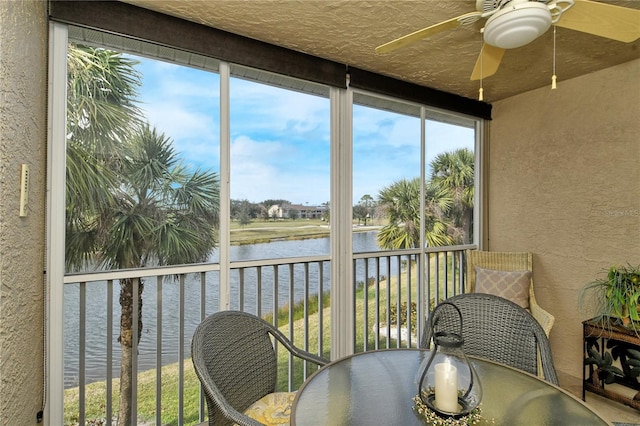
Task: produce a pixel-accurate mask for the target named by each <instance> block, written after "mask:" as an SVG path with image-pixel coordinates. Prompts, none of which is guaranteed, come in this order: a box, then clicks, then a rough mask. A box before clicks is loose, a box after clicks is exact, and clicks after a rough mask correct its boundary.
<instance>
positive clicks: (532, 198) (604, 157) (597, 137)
mask: <svg viewBox="0 0 640 426" xmlns="http://www.w3.org/2000/svg"><path fill="white" fill-rule="evenodd" d="M559 74H560V73H559ZM523 78H526V76H523ZM493 115H494V121H493V122H492V123H491V142H490V146H489V161H490V164H489V213H488V223H489V225H488V226H489V230H488V236H489V249H491V250H494V251H531V252H533V253H534V282H535V289H536V298H537V299H538V302H539V304H540V305H541V306H543V307H544V308H546V309H547V310H549V311H550V312H551V313H552V314H553V315H555V317H556V323H555V325H554V328H553V330H552V332H551V344H552V350H553V353H554V359H555V364H556V368H557V369H558V370H559V372H560V373H566V374H569V375H570V376H574V377H582V340H581V339H582V328H581V321H582V320H583V319H585V318H586V317H587V314H585V313H583V312H582V311H581V310H580V309H579V308H578V302H577V300H578V294H579V291H580V289H581V288H582V287H583V286H584V284H585V283H587V282H589V281H591V280H592V279H594V278H595V277H596V276H599V274H601V272H602V270H603V269H605V268H608V267H609V266H610V265H611V264H616V263H621V264H626V263H627V262H629V263H631V264H633V265H638V264H640V60H635V61H632V62H627V63H625V64H622V65H618V66H616V67H613V68H610V69H607V70H604V71H600V72H597V73H593V74H589V75H585V76H582V77H579V78H576V79H573V80H569V81H559V83H558V89H557V90H553V91H552V90H550V89H549V88H542V89H538V90H535V91H532V92H528V93H525V94H522V95H519V96H515V97H512V98H509V99H506V100H503V101H501V102H497V103H495V104H494V109H493ZM570 376H568V377H570Z"/></svg>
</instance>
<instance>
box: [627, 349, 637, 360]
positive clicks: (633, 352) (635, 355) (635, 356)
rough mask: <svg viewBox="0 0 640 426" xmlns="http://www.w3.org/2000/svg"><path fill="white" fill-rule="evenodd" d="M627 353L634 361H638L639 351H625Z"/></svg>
mask: <svg viewBox="0 0 640 426" xmlns="http://www.w3.org/2000/svg"><path fill="white" fill-rule="evenodd" d="M627 353H628V354H629V355H631V356H632V357H634V358H635V359H640V351H638V350H635V349H630V348H629V349H627Z"/></svg>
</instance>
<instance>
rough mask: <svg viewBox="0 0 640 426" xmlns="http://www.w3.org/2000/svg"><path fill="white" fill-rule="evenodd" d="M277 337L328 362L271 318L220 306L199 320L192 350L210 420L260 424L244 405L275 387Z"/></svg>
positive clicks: (287, 345) (313, 358) (304, 356)
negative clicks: (287, 334) (298, 344)
mask: <svg viewBox="0 0 640 426" xmlns="http://www.w3.org/2000/svg"><path fill="white" fill-rule="evenodd" d="M272 338H274V339H275V340H274V341H273V342H276V341H277V342H279V343H280V344H281V345H282V346H283V347H285V348H286V349H287V350H288V351H289V352H291V353H292V354H293V355H294V356H296V357H298V358H301V359H303V360H306V361H310V362H311V363H313V364H316V365H318V366H322V365H325V364H327V363H328V361H327V360H325V359H323V358H320V357H318V356H316V355H314V354H311V353H308V352H305V351H303V350H300V349H298V348H296V347H295V346H293V344H292V343H291V342H290V341H289V340H288V339H287V338H286V337H285V336H284V334H282V333H281V332H280V331H279V330H278V329H276V328H275V327H273V326H272V325H271V324H269V323H267V322H266V321H264V320H262V319H260V318H258V317H257V316H255V315H251V314H248V313H245V312H238V311H222V312H218V313H215V314H213V315H211V316H209V317H207V318H206V319H205V320H204V321H202V323H200V324H199V325H198V327H197V328H196V331H195V333H194V335H193V339H192V341H191V356H192V360H193V365H194V367H195V371H196V375H197V376H198V379H200V383H201V384H202V388H203V390H204V393H205V396H206V401H207V408H208V412H209V425H232V424H239V425H251V426H256V425H260V424H261V423H259V422H258V421H256V420H254V419H252V418H250V417H248V416H246V415H244V414H243V411H245V410H246V409H247V408H249V406H250V405H251V404H253V403H254V402H256V401H258V400H260V399H261V398H263V397H264V396H266V395H267V394H270V393H273V392H275V391H276V371H277V361H278V360H277V354H276V351H275V349H274V346H273V343H272Z"/></svg>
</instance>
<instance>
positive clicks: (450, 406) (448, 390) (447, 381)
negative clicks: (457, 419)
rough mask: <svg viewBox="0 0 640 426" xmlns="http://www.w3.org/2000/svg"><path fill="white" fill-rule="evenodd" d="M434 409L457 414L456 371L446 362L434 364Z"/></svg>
mask: <svg viewBox="0 0 640 426" xmlns="http://www.w3.org/2000/svg"><path fill="white" fill-rule="evenodd" d="M435 372H436V383H435V388H436V389H435V390H436V407H438V409H440V410H442V411H446V412H449V413H456V412H458V369H457V368H456V367H455V366H453V365H451V364H450V363H448V362H446V363H445V362H443V363H440V364H436V366H435Z"/></svg>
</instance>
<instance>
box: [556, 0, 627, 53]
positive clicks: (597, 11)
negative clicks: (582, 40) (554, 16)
mask: <svg viewBox="0 0 640 426" xmlns="http://www.w3.org/2000/svg"><path fill="white" fill-rule="evenodd" d="M556 25H557V26H559V27H563V28H569V29H571V30H576V31H581V32H583V33H588V34H594V35H597V36H600V37H605V38H610V39H613V40H618V41H622V42H625V43H631V42H632V41H635V40H637V39H638V38H640V10H638V9H631V8H628V7H621V6H614V5H612V4H605V3H598V2H595V1H589V0H575V3H574V4H573V7H571V9H568V10H567V11H566V12H564V13H563V14H562V15H561V16H560V19H559V20H558V23H557V24H556Z"/></svg>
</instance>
